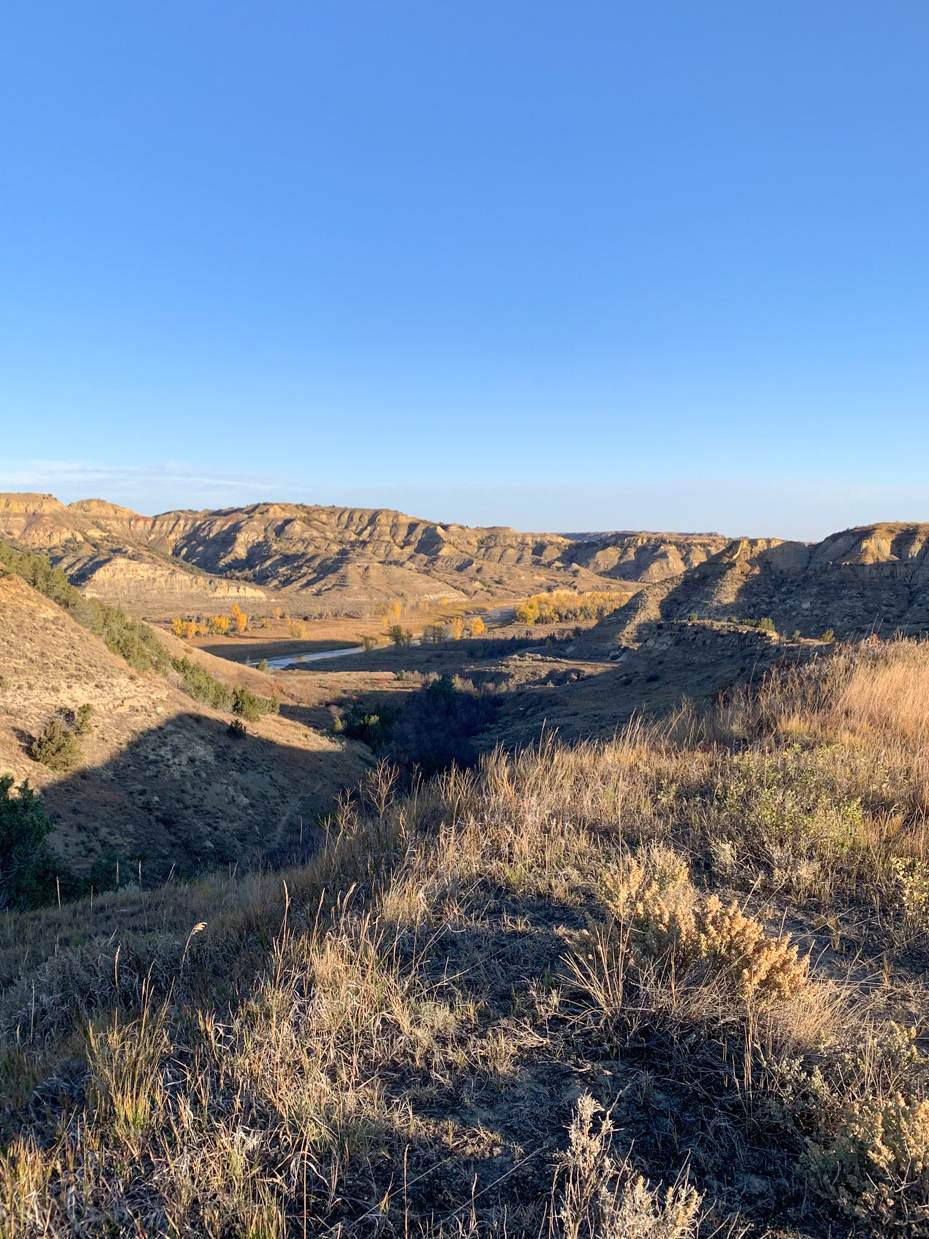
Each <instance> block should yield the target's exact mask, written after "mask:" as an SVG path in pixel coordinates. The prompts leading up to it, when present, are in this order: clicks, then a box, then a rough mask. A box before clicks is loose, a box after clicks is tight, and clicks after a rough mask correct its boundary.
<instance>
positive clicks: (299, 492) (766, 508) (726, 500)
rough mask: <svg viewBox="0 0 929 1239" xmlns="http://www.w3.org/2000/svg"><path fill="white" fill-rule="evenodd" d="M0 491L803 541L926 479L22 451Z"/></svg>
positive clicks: (923, 504)
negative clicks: (307, 470)
mask: <svg viewBox="0 0 929 1239" xmlns="http://www.w3.org/2000/svg"><path fill="white" fill-rule="evenodd" d="M0 490H5V491H41V492H45V493H49V494H53V495H55V496H56V498H58V499H61V500H62V501H63V502H65V503H70V502H73V501H74V500H75V499H86V498H101V499H109V500H110V501H112V502H114V503H120V504H124V505H125V506H126V507H130V508H134V509H135V510H136V511H137V512H143V513H145V514H148V515H152V514H155V513H158V512H165V511H168V510H170V509H172V508H194V509H202V508H224V507H237V506H240V505H243V504H248V503H258V502H265V501H272V500H276V501H278V502H285V503H287V502H289V503H319V504H338V505H345V506H347V507H365V508H395V509H399V510H400V511H402V512H406V513H408V514H409V515H412V516H418V517H422V518H424V519H427V520H436V521H442V522H452V521H456V522H458V523H460V524H467V525H511V526H513V527H515V528H517V529H524V530H536V531H564V532H584V531H593V530H608V529H633V530H637V529H651V530H666V531H672V530H673V531H677V532H710V531H715V532H719V533H723V534H728V535H731V536H739V535H744V536H748V537H779V538H797V539H800V540H803V541H814V540H818V539H819V538H822V537H824V536H825V535H826V534H828V533H832V532H834V531H836V530H838V529H844V528H848V527H849V526H853V525H863V524H869V523H871V522H873V521H879V520H929V487H913V486H910V487H891V486H874V485H865V484H853V483H847V482H841V481H835V480H829V479H825V480H804V481H790V480H786V481H785V480H784V479H781V478H776V477H735V478H733V477H729V478H726V477H722V478H678V479H674V478H670V479H667V480H665V481H650V482H617V483H615V484H588V483H584V482H545V483H541V482H540V483H527V484H525V485H512V484H506V483H493V482H483V483H472V484H467V483H462V484H455V485H441V484H431V485H422V484H403V483H397V484H393V485H380V486H378V485H368V486H359V485H357V484H352V483H350V482H349V483H341V484H340V483H339V482H334V481H332V480H329V479H326V480H323V479H319V478H312V477H307V478H303V479H300V478H295V477H293V476H292V475H291V476H288V474H286V473H283V472H281V473H275V472H269V471H264V472H262V471H255V472H244V471H237V470H211V469H201V468H197V467H196V466H193V465H191V464H188V463H187V462H185V461H161V462H159V463H157V464H152V465H146V466H119V465H99V464H95V463H93V462H87V461H62V460H29V461H16V462H7V463H6V464H5V465H2V466H0Z"/></svg>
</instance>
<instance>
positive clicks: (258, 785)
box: [0, 574, 368, 880]
mask: <svg viewBox="0 0 929 1239" xmlns="http://www.w3.org/2000/svg"><path fill="white" fill-rule="evenodd" d="M168 641H169V643H170V644H171V645H172V646H174V647H175V648H174V649H173V650H172V652H173V653H174V654H175V655H178V654H184V653H188V656H190V657H193V658H194V659H195V660H197V661H200V662H208V663H209V664H210V666H209V669H210V671H211V673H212V674H214V675H216V674H219V675H221V676H225V677H226V678H227V681H228V682H230V683H231V682H233V681H235V682H247V684H248V686H249V687H250V688H251V689H252V691H254V692H257V693H260V694H263V695H266V696H267V695H270V693H271V691H273V690H272V685H271V682H270V681H269V680H268V679H267V677H265V676H262V675H261V674H260V673H258V672H257V671H247V670H245V669H243V668H236V667H233V665H232V664H230V663H228V662H224V661H223V660H220V659H210V658H209V656H208V655H202V654H196V653H194V652H192V651H185V649H184V648H183V646H182V645H181V643H180V642H173V641H172V640H171V639H170V638H168ZM85 703H89V704H91V705H92V706H93V707H94V716H93V723H94V730H93V731H92V732H91V733H90V734H89V735H87V736H86V737H84V738H83V743H82V747H83V756H82V760H81V762H80V765H79V766H78V767H77V769H75V770H74V771H72V772H71V773H66V774H62V773H55V772H53V771H51V770H49V769H48V768H47V767H46V766H44V765H40V764H39V763H37V762H35V761H33V760H32V758H31V757H30V755H29V749H30V746H31V744H32V741H33V740H34V739H35V737H36V736H38V735H39V734H40V733H41V732H42V730H43V729H44V728H45V726H46V725H47V724H48V723H49V722H50V721H51V720H52V719H53V718H61V717H63V716H67V714H68V712H71V711H75V710H76V709H77V708H78V707H79V706H81V705H84V704H85ZM228 723H229V716H226V715H222V714H218V713H217V712H216V711H214V710H211V709H209V708H208V707H205V706H203V705H201V704H199V703H197V702H195V701H194V700H193V699H192V698H191V697H189V696H188V695H187V694H185V693H183V692H181V691H180V689H179V688H177V687H175V686H174V685H173V684H172V683H170V682H168V680H166V679H165V678H164V677H162V676H159V675H156V674H155V673H154V672H149V673H146V674H139V673H137V672H133V671H131V670H130V668H129V667H128V666H127V664H126V663H125V662H123V660H122V659H121V658H118V657H116V656H115V655H114V654H111V653H110V651H109V650H108V649H107V648H106V646H105V645H104V644H103V642H102V641H100V640H99V639H98V638H96V637H94V636H93V635H91V634H90V633H89V632H87V631H86V630H85V629H84V628H82V627H80V625H78V624H77V623H75V621H74V620H73V619H71V617H70V616H69V615H67V614H66V613H65V612H64V611H62V610H61V609H60V608H59V607H57V606H56V605H55V604H54V603H52V602H51V601H49V600H48V599H47V598H45V597H44V596H43V595H41V594H39V593H37V592H36V591H34V590H33V589H31V588H30V587H29V586H28V585H27V584H26V583H25V582H24V581H23V580H21V579H20V578H19V577H17V576H13V575H7V574H4V575H0V773H3V774H5V773H11V774H12V775H13V776H14V778H15V780H16V782H17V783H20V782H21V781H22V780H24V779H28V780H29V782H30V784H31V785H32V786H34V787H36V788H37V789H38V790H40V791H41V793H42V797H43V801H44V803H45V805H46V807H47V809H48V810H49V812H50V815H51V816H52V819H53V821H54V823H55V833H54V834H53V836H52V837H51V842H52V844H53V846H54V847H55V849H56V850H57V851H58V852H59V853H60V854H61V855H62V856H63V857H64V858H66V859H67V860H68V861H69V863H72V864H73V865H74V866H75V867H76V868H78V869H86V867H87V866H88V865H89V864H90V863H91V862H92V861H93V859H94V858H95V857H96V856H97V855H99V854H100V853H102V852H105V851H108V850H112V851H114V852H116V853H117V854H118V855H120V856H121V857H123V859H124V860H126V859H129V858H137V857H138V856H140V855H144V857H145V858H146V860H145V862H144V867H145V871H146V872H147V873H148V874H149V876H150V877H151V878H152V880H154V879H156V878H158V877H162V878H163V877H164V876H165V874H166V873H167V871H168V870H169V868H170V866H171V865H176V866H177V868H178V869H179V870H182V871H183V870H187V871H189V872H196V871H197V870H199V869H201V868H213V867H215V866H216V865H222V864H226V863H232V864H234V863H236V862H242V863H248V862H253V861H255V860H257V859H258V858H259V857H267V856H271V855H274V854H275V852H276V851H279V850H280V849H286V847H287V846H288V845H289V844H290V843H291V842H292V841H293V840H294V838H295V837H296V836H297V835H298V832H299V829H300V820H301V818H302V819H303V821H304V822H305V824H306V826H307V828H311V827H312V826H313V824H314V822H315V820H316V817H317V815H318V814H319V813H321V812H328V811H329V810H330V808H331V807H332V804H333V801H334V798H335V795H336V793H337V792H338V790H339V789H340V788H342V787H344V786H352V785H354V784H356V783H357V781H358V780H359V779H360V778H361V777H362V775H363V774H364V771H365V769H366V768H367V765H368V757H367V754H366V752H365V751H363V750H362V749H361V748H360V746H356V745H353V744H351V743H346V742H342V741H340V740H338V739H336V738H334V737H330V736H328V735H322V734H320V733H319V732H315V731H311V730H310V729H308V728H307V727H305V726H302V725H300V724H299V723H297V722H293V721H290V720H288V719H286V718H282V717H276V716H267V717H264V718H262V719H261V720H260V721H259V722H258V723H250V724H249V725H248V729H249V733H250V734H249V735H248V736H246V737H245V738H243V739H233V738H231V737H229V736H228V735H227V733H226V729H227V726H228Z"/></svg>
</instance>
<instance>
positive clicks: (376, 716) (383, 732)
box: [332, 705, 400, 753]
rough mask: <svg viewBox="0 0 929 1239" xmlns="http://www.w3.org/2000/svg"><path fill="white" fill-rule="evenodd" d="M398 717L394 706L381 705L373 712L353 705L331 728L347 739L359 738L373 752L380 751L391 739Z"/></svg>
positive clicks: (396, 708) (398, 712) (397, 710)
mask: <svg viewBox="0 0 929 1239" xmlns="http://www.w3.org/2000/svg"><path fill="white" fill-rule="evenodd" d="M399 717H400V710H399V708H398V707H396V706H389V705H381V706H378V708H377V712H376V713H375V712H373V711H370V712H369V711H365V710H362V709H361V707H360V706H357V705H354V706H352V707H351V708H350V709H349V710H347V711H346V712H345V714H343V715H342V717H341V718H337V719H336V721H335V723H334V724H333V728H332V729H333V731H336V732H340V733H341V734H342V735H344V736H347V737H348V739H349V740H360V741H361V743H362V744H366V745H367V746H368V748H369V749H371V750H372V751H373V752H375V753H381V752H383V751H384V750H385V749H386V748H387V747H388V745H389V744H390V742H391V740H392V739H393V734H394V726H395V725H396V722H397V719H398V718H399Z"/></svg>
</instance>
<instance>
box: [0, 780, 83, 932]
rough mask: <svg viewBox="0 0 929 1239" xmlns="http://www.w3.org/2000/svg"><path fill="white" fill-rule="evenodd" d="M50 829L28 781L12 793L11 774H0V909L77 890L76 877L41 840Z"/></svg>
mask: <svg viewBox="0 0 929 1239" xmlns="http://www.w3.org/2000/svg"><path fill="white" fill-rule="evenodd" d="M51 829H52V824H51V822H50V821H49V820H48V817H47V815H46V813H45V811H44V810H43V808H42V805H41V802H40V801H39V798H38V797H37V796H36V794H35V792H34V791H33V790H32V788H31V787H30V786H29V784H28V783H23V784H22V786H21V787H20V788H19V790H18V792H15V793H14V790H13V776H12V775H11V774H4V775H0V908H21V909H28V908H38V907H41V906H42V905H43V904H50V903H54V901H55V900H56V899H57V898H58V897H59V896H60V897H61V898H62V899H73V898H75V897H76V896H77V895H79V894H80V893H81V889H82V884H81V882H80V880H79V879H78V878H77V877H75V875H74V874H73V873H72V872H71V870H70V869H69V868H68V867H67V866H66V865H63V864H61V863H60V862H59V861H57V860H56V859H55V858H54V857H53V856H52V854H51V852H50V851H49V849H48V847H47V845H46V843H45V839H46V836H47V835H48V834H50V833H51Z"/></svg>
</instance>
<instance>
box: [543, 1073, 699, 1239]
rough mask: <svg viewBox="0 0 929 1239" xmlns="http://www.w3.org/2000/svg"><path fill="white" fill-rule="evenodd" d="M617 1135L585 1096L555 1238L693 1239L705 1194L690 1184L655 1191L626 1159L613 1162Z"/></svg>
mask: <svg viewBox="0 0 929 1239" xmlns="http://www.w3.org/2000/svg"><path fill="white" fill-rule="evenodd" d="M601 1115H602V1117H599V1116H601ZM598 1118H599V1121H598V1122H595V1120H597V1119H598ZM614 1134H615V1128H614V1126H613V1122H612V1119H611V1118H610V1115H609V1114H604V1112H603V1107H602V1106H600V1105H598V1104H597V1102H596V1101H595V1100H594V1099H593V1097H591V1095H590V1093H583V1094H582V1095H581V1097H579V1098H578V1101H577V1106H576V1108H575V1111H574V1117H573V1119H572V1121H571V1127H570V1129H569V1132H568V1141H569V1143H568V1149H567V1151H566V1152H565V1153H564V1155H563V1156H562V1159H561V1166H560V1172H561V1174H560V1182H558V1181H556V1187H557V1188H560V1193H557V1194H556V1201H557V1204H556V1208H555V1211H554V1212H555V1219H556V1224H557V1231H556V1233H557V1234H558V1235H559V1236H560V1237H561V1239H690V1236H692V1235H694V1234H695V1233H696V1228H697V1214H698V1212H699V1209H700V1204H701V1201H702V1199H703V1198H702V1196H701V1194H700V1193H699V1192H698V1191H696V1189H695V1188H693V1187H691V1186H690V1185H689V1184H688V1183H687V1182H686V1180H685V1181H683V1182H680V1183H675V1184H674V1185H673V1186H672V1187H669V1188H667V1189H666V1190H664V1191H662V1190H661V1189H660V1188H653V1187H652V1186H651V1185H650V1184H649V1183H648V1181H647V1180H646V1179H645V1178H644V1177H643V1176H642V1175H640V1174H635V1172H634V1171H633V1169H632V1167H631V1165H630V1163H629V1160H628V1158H626V1159H623V1160H622V1161H621V1162H617V1161H616V1159H615V1158H614V1157H613V1156H612V1146H613V1137H614Z"/></svg>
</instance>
